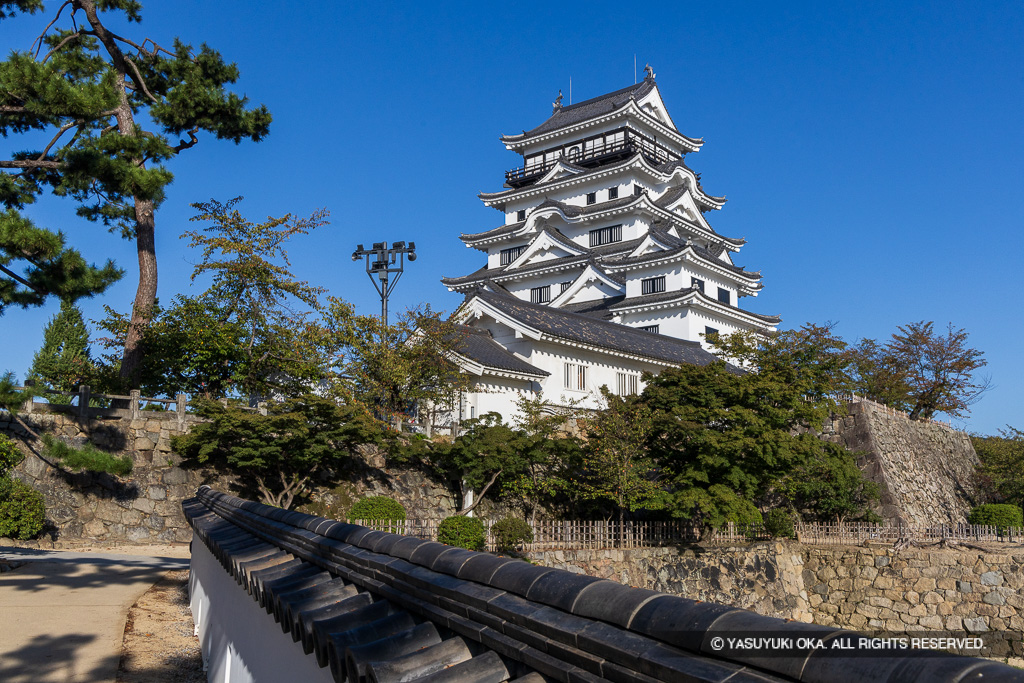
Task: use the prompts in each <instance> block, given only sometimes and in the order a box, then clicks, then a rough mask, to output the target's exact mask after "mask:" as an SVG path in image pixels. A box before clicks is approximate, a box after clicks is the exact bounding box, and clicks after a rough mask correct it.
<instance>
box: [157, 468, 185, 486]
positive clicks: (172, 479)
mask: <svg viewBox="0 0 1024 683" xmlns="http://www.w3.org/2000/svg"><path fill="white" fill-rule="evenodd" d="M187 481H188V473H186V472H185V470H183V469H181V468H180V467H172V468H170V469H168V470H167V471H166V472H164V476H163V482H164V483H165V484H184V483H185V482H187Z"/></svg>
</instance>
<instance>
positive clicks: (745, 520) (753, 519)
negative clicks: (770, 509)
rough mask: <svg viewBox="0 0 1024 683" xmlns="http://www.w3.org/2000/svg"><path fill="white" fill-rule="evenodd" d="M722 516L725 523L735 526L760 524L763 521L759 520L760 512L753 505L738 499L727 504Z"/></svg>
mask: <svg viewBox="0 0 1024 683" xmlns="http://www.w3.org/2000/svg"><path fill="white" fill-rule="evenodd" d="M723 515H724V517H725V521H726V522H735V524H736V526H743V525H745V524H760V523H761V522H763V521H764V520H763V519H762V518H761V511H760V510H758V509H757V507H756V506H755V505H754V504H753V503H751V502H750V501H749V500H746V499H744V498H739V497H737V498H735V499H734V500H732V501H730V502H729V505H727V506H726V507H725V509H724V510H723Z"/></svg>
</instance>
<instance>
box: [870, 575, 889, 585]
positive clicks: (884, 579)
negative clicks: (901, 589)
mask: <svg viewBox="0 0 1024 683" xmlns="http://www.w3.org/2000/svg"><path fill="white" fill-rule="evenodd" d="M871 585H872V586H874V587H875V588H892V586H893V583H892V579H891V578H889V577H888V576H879V577H878V578H877V579H875V581H874V583H872V584H871Z"/></svg>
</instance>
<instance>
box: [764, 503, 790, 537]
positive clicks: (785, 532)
mask: <svg viewBox="0 0 1024 683" xmlns="http://www.w3.org/2000/svg"><path fill="white" fill-rule="evenodd" d="M764 530H765V531H767V532H768V533H769V534H771V536H772V538H796V529H795V528H794V526H793V515H791V514H790V512H789V510H783V509H782V508H775V509H774V510H769V511H768V514H767V515H765V518H764Z"/></svg>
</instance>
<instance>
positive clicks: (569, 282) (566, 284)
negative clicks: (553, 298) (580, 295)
mask: <svg viewBox="0 0 1024 683" xmlns="http://www.w3.org/2000/svg"><path fill="white" fill-rule="evenodd" d="M570 287H572V280H566V281H565V282H563V283H562V284H561V288H562V289H561V290H560V291H559V292H558V293H559V294H561V293H562V292H564V291H565V290H567V289H569V288H570Z"/></svg>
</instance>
